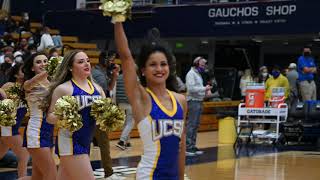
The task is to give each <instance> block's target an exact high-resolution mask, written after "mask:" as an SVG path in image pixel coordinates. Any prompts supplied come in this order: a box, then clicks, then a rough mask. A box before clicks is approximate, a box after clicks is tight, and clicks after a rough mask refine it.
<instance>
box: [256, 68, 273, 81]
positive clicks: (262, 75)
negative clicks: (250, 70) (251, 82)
mask: <svg viewBox="0 0 320 180" xmlns="http://www.w3.org/2000/svg"><path fill="white" fill-rule="evenodd" d="M269 77H270V74H269V73H268V68H267V66H261V67H260V69H259V74H258V83H265V82H266V81H267V79H268V78H269Z"/></svg>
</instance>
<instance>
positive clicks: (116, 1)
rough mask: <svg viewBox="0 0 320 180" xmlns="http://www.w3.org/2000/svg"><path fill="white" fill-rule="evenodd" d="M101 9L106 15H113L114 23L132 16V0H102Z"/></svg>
mask: <svg viewBox="0 0 320 180" xmlns="http://www.w3.org/2000/svg"><path fill="white" fill-rule="evenodd" d="M101 3H102V4H101V6H100V7H99V9H101V10H102V11H103V12H102V13H103V15H104V16H111V17H112V20H111V22H112V23H116V22H124V21H125V20H126V19H127V18H129V19H130V18H131V7H132V0H101Z"/></svg>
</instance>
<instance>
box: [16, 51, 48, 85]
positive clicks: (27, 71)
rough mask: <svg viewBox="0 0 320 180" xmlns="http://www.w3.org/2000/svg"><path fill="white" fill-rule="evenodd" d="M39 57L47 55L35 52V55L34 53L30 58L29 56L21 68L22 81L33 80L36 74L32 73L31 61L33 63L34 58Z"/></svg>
mask: <svg viewBox="0 0 320 180" xmlns="http://www.w3.org/2000/svg"><path fill="white" fill-rule="evenodd" d="M40 55H44V56H46V57H47V55H46V54H45V53H43V52H37V53H34V54H32V55H31V56H29V57H28V58H27V59H26V61H25V63H24V65H23V67H22V72H23V73H24V79H25V80H29V79H31V78H33V77H34V76H35V75H36V74H35V72H34V71H32V67H33V61H34V58H35V57H37V56H40Z"/></svg>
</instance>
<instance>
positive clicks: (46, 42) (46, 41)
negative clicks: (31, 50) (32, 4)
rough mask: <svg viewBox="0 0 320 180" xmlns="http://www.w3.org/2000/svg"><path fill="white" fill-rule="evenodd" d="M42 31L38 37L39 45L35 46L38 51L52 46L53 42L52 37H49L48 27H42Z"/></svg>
mask: <svg viewBox="0 0 320 180" xmlns="http://www.w3.org/2000/svg"><path fill="white" fill-rule="evenodd" d="M42 33H43V34H42V36H41V39H40V45H39V46H38V48H37V51H38V52H41V51H44V50H46V49H47V48H51V47H54V43H53V40H52V37H51V35H50V33H49V28H48V27H44V28H43V31H42Z"/></svg>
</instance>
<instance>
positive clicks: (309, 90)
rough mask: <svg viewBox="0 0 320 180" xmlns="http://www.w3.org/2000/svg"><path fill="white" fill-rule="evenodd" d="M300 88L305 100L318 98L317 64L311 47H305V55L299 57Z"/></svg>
mask: <svg viewBox="0 0 320 180" xmlns="http://www.w3.org/2000/svg"><path fill="white" fill-rule="evenodd" d="M298 73H299V78H298V81H299V89H300V93H301V97H302V100H303V101H307V100H316V99H317V91H316V84H315V82H314V74H315V73H317V68H316V64H315V63H314V59H313V57H312V56H311V48H310V47H304V48H303V55H302V56H300V57H299V59H298Z"/></svg>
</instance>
